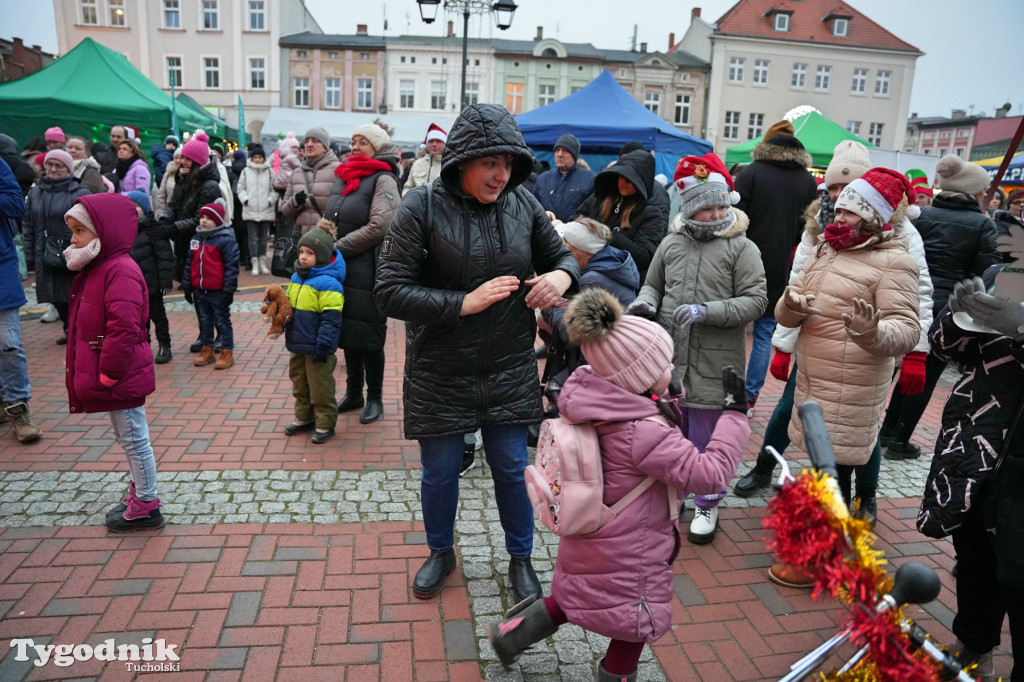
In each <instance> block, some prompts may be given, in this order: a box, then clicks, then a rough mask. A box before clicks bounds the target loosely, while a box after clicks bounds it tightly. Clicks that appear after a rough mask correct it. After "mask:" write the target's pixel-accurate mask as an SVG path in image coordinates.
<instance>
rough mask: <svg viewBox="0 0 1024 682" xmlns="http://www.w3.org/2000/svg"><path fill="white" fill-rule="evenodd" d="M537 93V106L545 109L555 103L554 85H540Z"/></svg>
mask: <svg viewBox="0 0 1024 682" xmlns="http://www.w3.org/2000/svg"><path fill="white" fill-rule="evenodd" d="M538 91H539V92H540V95H539V96H538V97H537V106H541V107H546V106H547V105H549V104H551V103H552V102H554V101H555V86H554V85H541V86H540V87H539V88H538Z"/></svg>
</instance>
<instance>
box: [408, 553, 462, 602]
mask: <svg viewBox="0 0 1024 682" xmlns="http://www.w3.org/2000/svg"><path fill="white" fill-rule="evenodd" d="M454 570H455V548H454V547H451V548H449V549H448V551H446V552H431V553H430V556H429V557H427V560H426V561H424V562H423V565H422V566H420V570H418V571H416V578H415V579H414V580H413V581H412V593H413V594H415V595H416V596H417V597H418V598H419V599H430V598H431V597H433V596H434V595H435V594H437V593H438V592H440V591H441V588H442V587H444V579H445V578H447V577H448V574H449V573H451V572H452V571H454Z"/></svg>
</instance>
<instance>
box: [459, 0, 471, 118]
mask: <svg viewBox="0 0 1024 682" xmlns="http://www.w3.org/2000/svg"><path fill="white" fill-rule="evenodd" d="M468 50H469V0H465V4H464V5H463V8H462V92H461V93H460V94H459V112H460V113H461V112H462V110H463V109H465V108H466V67H467V62H468V61H469V59H468V57H467V52H468Z"/></svg>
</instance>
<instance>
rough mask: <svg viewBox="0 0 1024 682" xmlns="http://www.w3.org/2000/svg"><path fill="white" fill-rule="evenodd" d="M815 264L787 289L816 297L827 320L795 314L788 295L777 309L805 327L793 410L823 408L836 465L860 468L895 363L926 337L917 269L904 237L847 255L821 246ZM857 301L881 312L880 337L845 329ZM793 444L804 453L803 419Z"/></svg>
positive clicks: (791, 323) (793, 428) (784, 320)
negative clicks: (920, 316) (920, 314)
mask: <svg viewBox="0 0 1024 682" xmlns="http://www.w3.org/2000/svg"><path fill="white" fill-rule="evenodd" d="M812 258H813V260H808V262H807V263H806V264H805V265H804V268H803V270H802V271H801V272H800V275H799V276H798V277H797V278H796V281H795V282H794V283H793V284H791V285H790V287H789V289H792V290H793V291H794V292H795V293H798V294H814V295H815V296H816V299H815V300H814V302H813V304H812V305H813V307H815V308H818V309H820V310H821V311H822V312H821V314H820V315H818V314H813V315H805V314H803V313H800V312H797V311H794V310H792V309H790V308H789V307H788V306H787V305H786V296H785V295H783V297H782V298H780V299H779V302H778V304H777V305H776V306H775V319H776V320H777V321H778V323H779V324H780V325H782V326H784V327H797V326H799V327H800V337H799V339H798V340H797V344H796V362H797V366H798V367H799V370H798V371H797V375H796V400H795V401H794V404H793V406H794V410H795V409H796V407H797V406H799V405H800V404H802V403H803V402H804V401H807V400H814V401H816V402H818V403H819V404H820V405H821V408H822V410H823V412H824V413H825V424H826V426H827V427H828V432H829V435H830V436H831V438H832V446H833V448H834V450H835V455H836V462H837V463H838V464H843V465H847V466H858V465H861V464H864V463H866V462H867V461H868V459H869V458H870V456H871V450H872V448H874V446H875V441H876V439H877V438H878V429H879V424H880V423H881V420H882V412H883V409H884V406H885V399H886V396H887V395H888V393H889V386H890V385H891V383H892V374H893V369H894V368H895V362H896V360H895V359H896V358H898V357H902V356H903V355H906V354H907V353H908V352H910V351H911V350H913V348H914V346H915V345H916V344H917V343H918V340H919V339H920V336H921V326H920V322H919V320H918V307H919V305H920V293H919V292H918V268H917V264H916V263H915V262H914V259H913V258H912V257H911V256H910V253H909V252H908V250H907V242H906V240H904V239H901V238H898V237H895V238H890V239H888V240H886V241H882V242H879V241H878V239H877V238H876V237H872V238H871V239H869V240H868V241H867V242H865V243H864V244H860V245H859V246H855V247H850V248H848V249H844V250H842V251H836V250H835V249H833V248H832V247H831V246H829V245H828V244H827V243H826V242H824V241H823V240H819V243H818V247H817V249H816V250H815V251H814V252H813V253H812ZM854 298H861V299H863V300H865V301H867V302H868V303H870V304H871V305H873V306H874V307H875V309H876V310H878V311H880V313H881V319H880V321H879V323H878V327H876V328H875V329H874V330H872V331H870V332H867V333H864V334H857V333H855V332H853V331H852V330H848V329H847V328H846V325H845V324H844V323H843V318H842V315H843V313H846V314H848V315H851V316H852V315H853V299H854ZM789 437H790V438H791V439H792V441H793V443H794V444H795V445H797V446H798V447H803V427H802V425H801V423H800V420H799V419H796V418H794V419H792V420H791V421H790V424H789Z"/></svg>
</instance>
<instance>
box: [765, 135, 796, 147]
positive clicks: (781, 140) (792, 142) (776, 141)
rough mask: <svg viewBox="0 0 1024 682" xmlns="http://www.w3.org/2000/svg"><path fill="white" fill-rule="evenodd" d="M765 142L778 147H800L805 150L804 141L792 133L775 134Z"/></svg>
mask: <svg viewBox="0 0 1024 682" xmlns="http://www.w3.org/2000/svg"><path fill="white" fill-rule="evenodd" d="M765 144H773V145H775V146H776V147H784V148H786V149H799V150H801V151H803V150H804V145H803V142H801V141H800V140H798V139H796V138H795V137H793V136H792V135H786V134H785V133H783V134H780V135H775V136H774V137H772V138H771V139H770V140H768V141H766V142H765Z"/></svg>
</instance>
